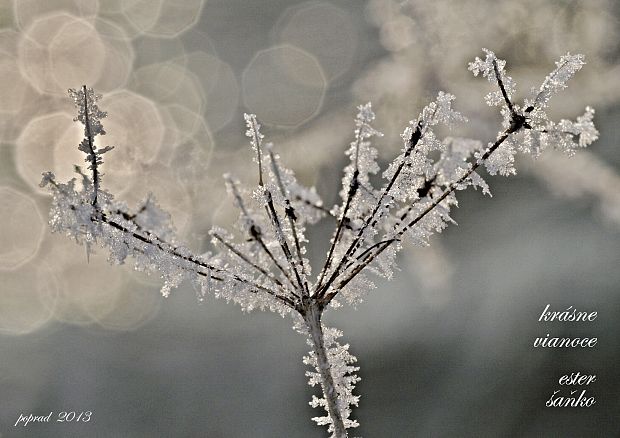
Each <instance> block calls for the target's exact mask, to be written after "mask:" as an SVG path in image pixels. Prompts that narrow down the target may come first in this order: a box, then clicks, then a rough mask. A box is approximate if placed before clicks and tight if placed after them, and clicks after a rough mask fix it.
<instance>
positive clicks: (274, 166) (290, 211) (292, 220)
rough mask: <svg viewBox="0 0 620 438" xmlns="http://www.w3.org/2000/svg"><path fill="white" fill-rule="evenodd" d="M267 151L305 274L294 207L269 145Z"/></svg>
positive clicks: (306, 286)
mask: <svg viewBox="0 0 620 438" xmlns="http://www.w3.org/2000/svg"><path fill="white" fill-rule="evenodd" d="M267 146H269V145H267ZM267 152H268V153H269V158H270V159H271V168H272V170H273V174H274V175H275V177H276V182H277V183H278V188H279V189H280V194H281V195H282V197H283V198H284V204H285V208H284V212H285V214H286V217H287V218H288V222H289V225H290V227H291V232H292V233H293V239H294V240H295V249H296V250H297V258H298V260H299V265H300V266H301V272H303V273H304V274H305V273H306V267H305V266H304V259H303V256H302V254H301V244H300V242H299V235H298V233H297V227H296V226H295V221H296V220H297V216H296V214H295V209H294V208H293V206H292V204H291V201H290V199H289V196H288V191H287V190H286V187H284V182H283V181H282V175H281V172H280V169H279V167H278V163H277V161H276V156H275V155H274V153H273V151H272V149H271V148H270V147H267ZM307 289H308V285H307V283H305V284H304V291H307Z"/></svg>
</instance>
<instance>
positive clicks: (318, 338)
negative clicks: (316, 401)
mask: <svg viewBox="0 0 620 438" xmlns="http://www.w3.org/2000/svg"><path fill="white" fill-rule="evenodd" d="M322 314H323V310H322V308H320V307H319V306H317V305H310V306H309V307H308V310H307V311H306V313H305V314H304V320H305V322H306V326H307V327H308V332H309V334H310V339H311V340H312V348H313V350H314V353H315V354H316V361H317V368H318V370H319V374H320V376H321V388H322V390H323V397H325V400H326V402H327V411H328V413H329V416H330V418H331V420H332V423H333V426H334V434H333V435H332V436H333V437H334V438H346V437H347V430H346V428H345V425H344V420H343V419H342V414H341V412H340V408H339V407H338V391H337V390H336V385H335V384H334V378H333V376H332V373H331V365H330V363H329V358H328V357H327V350H326V349H325V341H324V338H323V328H322V327H321V316H322Z"/></svg>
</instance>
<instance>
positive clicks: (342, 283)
mask: <svg viewBox="0 0 620 438" xmlns="http://www.w3.org/2000/svg"><path fill="white" fill-rule="evenodd" d="M509 135H510V132H504V134H502V136H501V137H499V138H498V139H497V140H496V141H495V143H493V145H491V146H490V147H489V148H488V149H487V150H486V152H485V153H484V154H483V155H482V156H481V157H480V158H479V159H478V160H477V161H476V162H475V163H474V164H473V165H472V166H471V167H470V168H469V170H468V171H467V172H465V174H464V175H463V176H462V177H460V178H459V179H458V180H456V181H454V182H452V183H451V184H450V185H449V186H448V187H447V188H446V189H445V190H444V192H443V193H442V194H441V195H440V196H439V197H438V198H436V199H434V200H433V202H432V203H431V204H429V206H428V207H427V208H425V209H424V210H423V211H422V212H421V213H419V214H418V215H417V216H416V217H415V218H414V219H412V220H411V221H410V222H409V223H408V224H407V225H406V226H404V227H403V228H402V229H401V230H400V231H399V232H398V233H396V235H395V236H394V237H392V238H390V239H386V240H385V241H384V242H383V244H382V245H381V246H379V247H378V248H379V249H378V250H377V251H376V252H374V253H372V254H370V253H368V252H365V254H364V257H363V258H362V259H360V258H359V257H358V258H356V259H355V260H356V262H359V264H358V266H357V267H356V268H355V269H354V270H353V271H351V273H350V274H349V275H347V276H346V277H345V278H343V279H342V280H340V281H339V282H338V284H337V285H336V286H335V287H334V288H333V291H332V292H331V293H330V294H327V295H325V296H324V297H323V298H322V299H321V301H322V305H323V306H327V304H329V302H330V301H331V300H332V299H333V298H334V297H335V296H336V295H337V294H338V292H339V291H340V290H341V289H342V288H343V287H345V286H346V285H347V284H348V283H349V282H350V281H351V280H353V278H355V277H356V276H357V274H359V273H360V272H361V271H362V269H364V268H365V267H367V266H368V265H369V264H370V263H371V262H372V261H373V260H374V259H375V258H376V257H377V256H378V255H379V254H381V253H382V252H383V251H384V250H385V249H386V248H387V247H388V246H390V245H391V244H392V243H394V242H396V241H397V240H399V239H400V237H402V235H403V234H405V233H406V232H407V231H408V230H409V229H411V228H412V227H413V226H414V225H415V224H417V223H418V222H419V221H420V220H422V219H423V218H424V217H425V216H426V215H427V214H428V213H430V212H431V211H433V210H434V209H435V208H436V207H437V206H438V205H439V204H440V203H441V202H442V201H443V200H444V199H445V198H446V197H448V195H449V194H450V193H452V192H453V191H454V190H456V188H457V187H458V186H459V185H460V184H462V183H463V182H464V181H465V180H466V179H467V178H469V176H470V175H471V174H472V173H474V172H475V171H476V169H477V168H478V167H480V165H482V164H483V163H484V162H485V161H486V160H487V159H488V158H489V156H490V155H491V154H492V153H493V152H494V151H495V150H496V149H497V148H498V147H499V146H500V145H501V144H502V143H503V142H504V141H505V140H506V139H507V138H508V136H509Z"/></svg>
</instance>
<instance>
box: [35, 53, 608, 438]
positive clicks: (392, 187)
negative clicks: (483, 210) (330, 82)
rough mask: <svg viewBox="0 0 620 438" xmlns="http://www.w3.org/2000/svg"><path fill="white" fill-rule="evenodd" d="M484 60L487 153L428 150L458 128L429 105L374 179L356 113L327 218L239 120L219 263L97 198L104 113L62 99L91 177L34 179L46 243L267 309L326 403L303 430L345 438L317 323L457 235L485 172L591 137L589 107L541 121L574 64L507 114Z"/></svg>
mask: <svg viewBox="0 0 620 438" xmlns="http://www.w3.org/2000/svg"><path fill="white" fill-rule="evenodd" d="M484 52H485V54H486V56H485V59H484V60H483V59H481V58H476V59H475V60H474V61H473V62H472V63H470V65H469V69H470V70H471V71H472V72H473V73H474V74H475V75H478V74H482V75H483V76H484V77H486V78H487V79H488V80H489V81H490V82H491V83H492V84H493V86H494V90H493V91H492V92H491V93H489V94H488V95H487V96H486V102H487V103H488V104H489V105H491V106H500V115H501V117H502V118H503V121H502V122H501V126H502V127H501V129H500V130H499V132H498V134H497V137H496V138H495V139H494V140H493V141H491V142H489V143H488V144H487V146H486V147H485V146H483V143H482V142H480V141H478V140H471V139H466V138H459V137H447V138H444V139H440V138H438V136H437V134H436V133H435V128H436V127H437V126H438V125H445V126H448V127H450V128H452V127H453V126H454V125H455V124H456V123H457V122H466V118H465V117H464V116H463V115H461V114H460V113H459V112H457V111H456V110H454V109H453V103H454V99H455V98H454V96H452V95H451V94H448V93H444V92H439V93H438V95H437V98H436V99H435V101H433V102H431V103H429V104H428V105H427V106H426V107H425V108H423V110H422V112H421V113H420V115H419V116H418V117H417V118H415V119H414V120H411V121H410V122H409V125H408V126H407V127H406V128H405V130H404V132H403V134H402V139H403V147H402V150H401V152H400V153H399V155H398V156H397V157H395V158H394V160H393V161H392V162H391V163H389V164H388V165H387V166H386V168H385V169H383V171H381V168H380V166H379V164H378V163H377V155H378V153H377V149H376V148H375V147H374V146H373V145H372V141H373V140H375V139H377V138H379V137H381V133H380V132H379V131H377V130H376V129H375V128H374V127H373V126H372V124H373V123H374V121H375V114H374V113H373V111H372V107H371V105H370V103H368V104H365V105H361V106H360V107H358V114H357V117H356V118H355V128H354V133H353V134H354V135H353V141H352V142H351V144H350V146H349V148H348V150H347V151H346V155H347V156H348V157H349V163H348V164H347V166H346V167H345V169H344V174H343V177H342V185H341V190H340V198H341V202H340V203H339V204H338V205H335V206H334V207H333V208H331V209H330V208H326V207H324V206H323V203H322V201H321V199H320V198H319V196H318V195H317V193H316V191H315V190H314V188H306V187H303V186H302V185H301V184H299V182H298V181H297V180H296V178H295V175H294V173H293V172H292V171H291V170H289V169H287V168H285V167H284V166H283V164H282V163H281V160H280V158H279V156H278V155H277V153H276V152H275V149H274V147H273V145H271V144H270V143H267V144H264V143H263V139H264V135H263V134H262V132H261V126H260V124H259V122H258V120H257V118H256V116H255V115H253V114H246V115H245V123H246V129H247V130H246V135H247V136H248V137H249V138H250V143H251V146H252V149H253V151H254V155H255V157H254V159H255V161H256V163H257V169H258V173H257V178H256V185H254V186H251V187H245V186H243V185H241V183H240V182H239V181H238V180H237V179H235V178H234V177H233V176H231V175H225V176H224V179H225V183H226V186H227V189H228V193H229V195H230V197H231V198H232V202H233V204H234V206H235V207H236V208H237V209H238V210H239V216H238V220H237V222H236V224H235V232H231V231H228V230H226V229H224V228H220V227H214V228H213V229H212V230H211V232H210V233H211V237H212V242H213V244H214V246H215V247H216V248H217V250H218V251H217V252H216V253H215V254H212V253H209V252H207V253H205V254H202V255H196V254H194V253H193V252H192V251H190V250H189V249H188V248H186V247H185V246H182V245H181V244H179V243H177V241H176V238H175V232H174V228H173V226H172V224H171V222H170V215H168V214H167V213H166V212H165V211H163V210H162V209H161V208H159V206H158V205H157V203H156V201H155V199H154V197H152V196H149V197H148V198H147V199H146V200H145V201H143V202H142V203H140V204H139V205H138V206H137V207H136V208H135V209H130V208H128V207H127V206H126V205H125V204H124V203H122V202H119V201H116V200H115V199H114V197H113V196H112V194H110V193H109V192H107V191H106V190H105V189H103V188H102V186H101V172H100V166H102V164H103V159H102V156H103V154H104V153H106V152H108V151H109V150H110V149H111V147H105V148H102V149H98V148H97V146H96V145H95V140H94V139H95V137H96V136H98V135H103V134H105V131H104V129H103V125H102V123H101V120H102V119H103V118H104V117H105V113H104V112H102V111H101V110H100V109H99V108H98V106H97V100H98V98H99V97H98V96H97V95H96V94H95V93H94V92H93V90H91V89H88V88H86V87H83V88H82V89H80V90H79V91H76V90H70V91H69V94H70V96H71V97H72V99H73V100H74V102H75V104H76V107H77V110H78V115H77V118H76V120H77V121H79V122H81V123H82V124H83V125H84V133H85V137H84V140H83V141H82V142H81V143H80V145H79V146H78V148H79V150H80V151H82V152H84V153H85V154H86V158H85V160H86V162H87V163H88V171H89V173H88V174H87V173H85V172H83V171H82V170H81V169H80V168H79V167H77V166H76V172H77V175H78V178H74V179H72V180H70V181H68V182H66V183H60V182H57V181H56V178H55V177H54V175H53V174H52V173H50V172H47V173H45V174H44V175H43V180H42V182H41V185H43V186H45V185H48V186H50V188H51V192H52V195H53V201H52V207H51V211H50V225H51V227H52V230H53V231H56V232H61V233H64V234H66V235H67V236H69V237H71V238H73V239H75V240H76V241H77V242H79V243H81V244H84V245H85V246H86V247H87V249H88V250H90V248H91V247H92V246H93V245H95V244H97V245H99V246H102V247H106V248H107V249H108V251H109V260H110V262H112V263H118V264H120V263H124V262H125V261H126V260H127V259H128V258H132V259H133V261H134V264H135V266H136V268H137V269H139V270H142V271H146V272H148V273H155V272H157V273H158V274H159V275H160V276H161V277H162V280H163V286H162V294H163V295H164V296H167V295H168V294H169V293H170V292H171V290H172V289H173V288H176V287H177V286H178V285H179V284H180V283H181V282H182V281H184V280H189V281H191V282H192V283H193V284H194V286H195V287H196V288H197V290H198V299H199V300H200V301H202V300H203V299H204V296H205V295H206V294H209V293H212V294H213V295H214V296H216V297H218V298H223V299H225V300H227V301H232V302H234V303H236V304H238V305H239V306H240V307H241V308H242V309H243V310H244V311H252V310H255V309H260V310H264V309H269V310H271V311H273V312H276V313H279V314H281V315H282V316H285V315H291V316H292V318H293V320H294V328H295V329H296V330H297V331H298V332H300V333H302V334H303V335H305V336H307V340H308V344H309V345H310V346H311V348H312V350H311V352H310V353H309V355H308V356H306V357H304V359H303V361H304V363H305V364H306V365H309V366H311V367H312V370H311V371H308V372H307V376H308V377H309V379H310V381H309V383H310V385H311V386H317V385H319V386H320V387H321V391H322V396H321V397H317V396H313V397H312V401H311V402H310V404H311V405H312V406H313V407H321V408H323V409H324V410H325V412H326V415H325V416H318V417H315V418H313V419H314V420H315V421H316V422H317V423H318V424H319V425H326V426H328V431H329V432H330V433H331V434H332V436H333V437H336V438H342V437H346V436H347V429H349V428H353V427H357V426H358V422H357V421H356V420H354V419H352V418H351V415H352V406H357V404H358V402H359V396H358V395H355V394H354V393H353V392H354V388H355V384H356V383H357V382H358V381H359V377H358V376H357V375H356V374H355V373H356V372H357V371H358V369H359V368H358V367H357V366H355V365H353V364H354V363H355V362H356V358H355V357H354V356H353V355H352V354H351V353H350V352H349V346H348V344H344V345H342V344H340V343H339V342H338V341H337V339H338V338H340V337H341V336H342V332H340V331H339V330H336V329H333V328H327V327H325V326H324V325H323V323H322V315H323V314H324V312H325V311H326V310H327V309H329V308H331V309H333V308H337V307H338V306H340V305H341V302H340V300H339V299H340V298H342V300H344V301H346V302H347V303H350V304H354V305H355V304H358V303H360V302H361V301H362V299H363V297H364V294H365V293H366V292H367V291H368V290H370V289H373V288H374V287H375V285H374V283H373V282H372V280H371V278H370V276H369V274H375V275H378V276H382V277H385V278H391V277H392V275H393V272H394V270H395V263H396V258H397V257H396V256H397V253H398V251H399V250H400V249H401V247H402V244H403V242H410V243H412V244H414V245H420V246H426V245H428V241H429V238H430V236H432V235H433V234H435V233H439V232H441V231H442V230H443V229H444V228H446V227H447V226H448V225H449V224H450V223H451V222H453V220H452V218H451V217H450V211H451V208H452V207H453V206H455V205H457V197H456V193H457V192H458V191H460V190H464V189H466V188H468V187H470V186H473V187H474V188H480V189H481V190H482V192H483V193H485V194H489V195H490V191H489V186H488V185H487V183H486V182H485V181H484V179H483V178H482V176H481V175H479V174H478V170H479V168H480V167H481V166H484V167H486V170H487V172H488V173H489V174H490V175H495V174H497V173H499V174H500V175H505V176H508V175H513V174H515V173H516V169H515V167H514V164H515V155H516V153H517V152H519V151H520V152H524V153H529V154H530V155H532V156H534V157H536V156H538V155H539V154H540V153H541V152H542V151H543V150H544V149H546V148H549V147H552V148H555V149H559V150H562V151H564V152H566V153H568V154H572V153H573V152H574V151H575V150H576V149H577V148H582V147H585V146H588V145H589V144H590V143H592V142H593V141H594V140H596V138H597V137H598V131H597V130H596V128H595V126H594V123H593V116H594V110H593V109H591V108H589V107H587V108H586V112H585V114H584V115H582V116H580V117H578V118H577V120H576V121H569V120H561V121H559V122H553V121H551V120H549V118H548V116H547V114H546V113H545V109H546V108H547V106H548V104H549V100H550V98H551V97H552V96H553V94H555V93H557V92H558V91H560V90H561V89H563V88H565V87H566V82H567V81H568V80H569V79H570V78H571V77H572V76H573V75H574V74H575V73H576V72H577V71H578V70H579V69H580V68H581V67H582V66H583V64H584V61H583V56H581V55H570V54H568V55H566V56H564V57H562V58H561V59H560V61H559V62H558V63H557V68H556V69H555V70H554V71H553V72H552V73H551V74H550V75H549V76H548V77H547V78H546V79H545V80H544V82H543V83H542V85H541V86H540V88H539V89H538V92H537V93H536V94H535V96H534V97H532V98H531V99H528V100H526V101H525V102H523V104H522V105H519V104H517V103H515V102H513V96H514V94H515V90H516V84H515V82H514V80H513V79H512V78H511V77H510V76H508V75H507V73H506V70H505V68H506V62H505V61H503V60H501V59H498V58H497V57H496V56H495V54H494V53H493V52H491V51H490V50H486V49H484ZM375 174H379V175H381V176H382V178H383V180H384V182H383V184H382V185H381V186H380V187H375V186H373V180H374V178H371V176H372V175H375ZM78 180H79V181H78ZM326 216H327V217H330V218H332V219H333V218H335V219H336V221H337V223H336V226H335V230H334V232H333V234H332V235H331V240H330V246H329V249H328V251H327V254H326V257H325V261H324V263H323V264H322V268H321V269H320V270H319V271H318V272H317V273H316V274H313V273H312V268H311V265H310V260H308V258H307V257H306V252H307V250H306V246H307V245H308V244H309V243H310V242H308V239H307V237H306V229H307V227H308V226H310V225H312V224H314V223H316V222H317V221H319V220H320V219H322V218H324V217H326Z"/></svg>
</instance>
